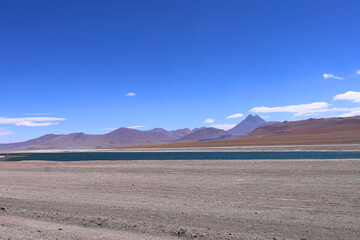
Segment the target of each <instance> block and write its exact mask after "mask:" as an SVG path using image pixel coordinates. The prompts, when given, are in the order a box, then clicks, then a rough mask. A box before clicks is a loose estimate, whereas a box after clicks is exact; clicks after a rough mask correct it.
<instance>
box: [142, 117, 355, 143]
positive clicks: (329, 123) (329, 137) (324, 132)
mask: <svg viewBox="0 0 360 240" xmlns="http://www.w3.org/2000/svg"><path fill="white" fill-rule="evenodd" d="M321 144H360V116H357V117H349V118H326V119H308V120H302V121H293V122H283V123H277V124H273V125H267V126H263V127H259V128H258V129H256V130H255V131H254V132H252V133H251V134H249V135H246V136H243V137H241V138H237V139H229V140H221V141H208V142H183V143H174V144H162V145H151V146H147V147H222V146H266V145H269V146H270V145H321Z"/></svg>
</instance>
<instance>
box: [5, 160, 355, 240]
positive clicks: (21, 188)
mask: <svg viewBox="0 0 360 240" xmlns="http://www.w3.org/2000/svg"><path fill="white" fill-rule="evenodd" d="M0 207H1V209H0V239H179V238H182V239H272V240H273V239H278V240H279V239H298V240H301V239H302V240H304V239H346V240H351V239H354V240H355V239H360V160H355V159H349V160H251V161H247V160H246V161H245V160H212V161H206V160H200V161H199V160H193V161H179V160H178V161H112V162H111V161H103V162H101V161H97V162H36V161H32V162H0Z"/></svg>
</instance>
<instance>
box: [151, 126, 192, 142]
mask: <svg viewBox="0 0 360 240" xmlns="http://www.w3.org/2000/svg"><path fill="white" fill-rule="evenodd" d="M146 132H147V133H149V134H150V135H151V136H152V137H154V138H156V139H159V140H161V141H164V142H172V141H175V140H176V139H179V138H182V137H185V136H186V135H188V134H190V133H191V130H190V129H188V128H184V129H178V130H173V131H167V130H165V129H163V128H154V129H151V130H147V131H146Z"/></svg>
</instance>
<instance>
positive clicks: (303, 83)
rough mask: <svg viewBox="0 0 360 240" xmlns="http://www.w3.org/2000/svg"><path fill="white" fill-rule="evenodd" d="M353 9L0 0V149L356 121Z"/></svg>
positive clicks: (337, 5) (345, 4)
mask: <svg viewBox="0 0 360 240" xmlns="http://www.w3.org/2000/svg"><path fill="white" fill-rule="evenodd" d="M359 9H360V2H359V1H340V0H338V1H331V0H326V1H325V0H324V1H316V0H315V1H314V0H312V1H305V0H304V1H265V0H264V1H256V0H249V1H240V0H236V1H230V0H228V1H220V0H218V1H211V0H203V1H200V0H198V1H193V0H189V1H187V0H181V1H180V0H173V1H168V0H162V1H157V0H151V1H149V0H144V1H140V0H135V1H88V0H86V1H77V0H71V1H70V0H69V1H66V0H63V1H52V0H50V1H49V0H43V1H40V0H24V1H18V0H15V1H2V2H1V4H0V29H1V32H0V83H1V85H0V86H1V88H0V91H1V94H0V143H5V142H15V141H22V140H27V139H31V138H34V137H38V136H41V135H44V134H47V133H58V134H64V133H70V132H86V133H92V134H101V133H106V132H109V131H110V130H111V129H113V128H118V127H132V126H137V127H138V129H141V130H145V129H151V128H154V127H163V128H165V129H168V130H171V129H178V128H184V127H189V128H195V127H200V126H217V127H221V128H229V127H230V126H232V125H233V124H236V123H238V122H240V121H241V120H242V118H243V117H241V116H242V115H245V116H246V115H248V114H258V115H261V116H264V117H265V118H266V120H279V121H283V120H299V119H306V118H310V117H331V116H350V115H358V114H360V72H359V70H360V44H359V43H360V31H359V26H360V17H359V16H360V14H359ZM349 91H351V92H349ZM129 93H133V94H129ZM234 114H237V115H235V116H233V117H230V116H232V115H234ZM229 117H230V118H229ZM141 126H143V127H141Z"/></svg>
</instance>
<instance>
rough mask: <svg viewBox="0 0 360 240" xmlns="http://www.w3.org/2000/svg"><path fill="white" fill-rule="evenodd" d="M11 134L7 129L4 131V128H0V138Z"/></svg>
mask: <svg viewBox="0 0 360 240" xmlns="http://www.w3.org/2000/svg"><path fill="white" fill-rule="evenodd" d="M11 134H13V132H12V131H10V130H7V129H5V128H0V136H4V135H11Z"/></svg>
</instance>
